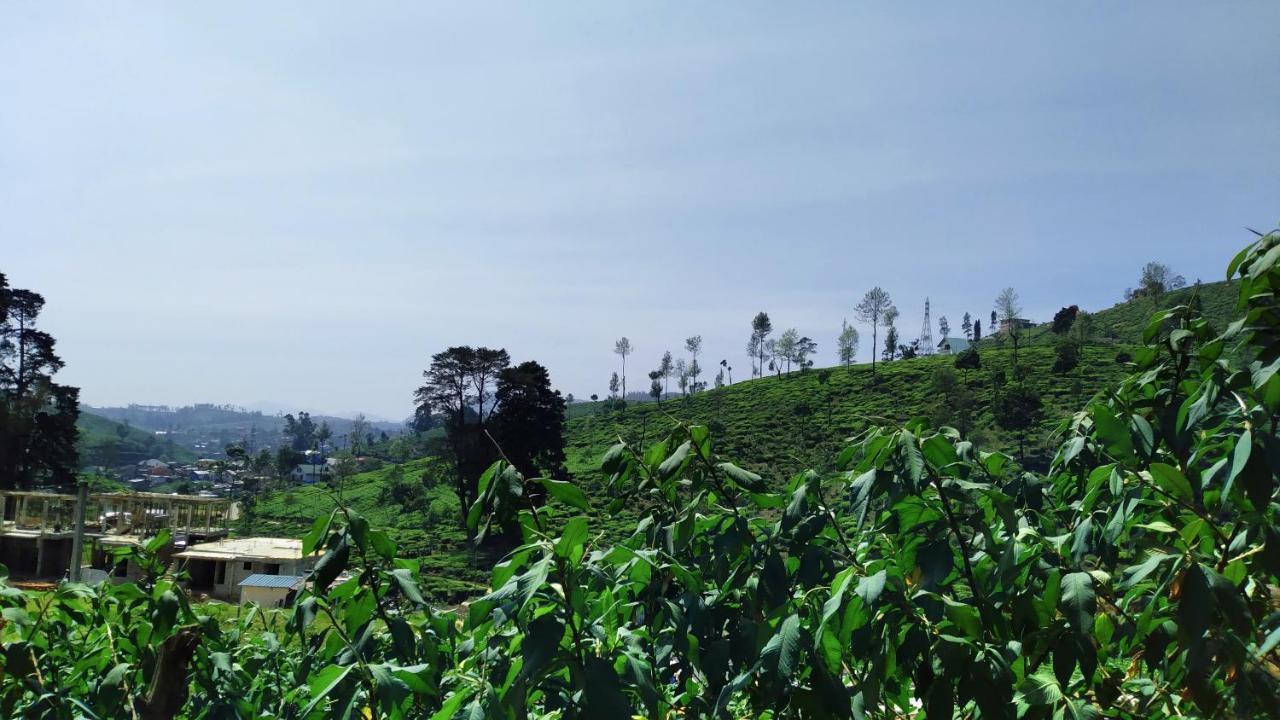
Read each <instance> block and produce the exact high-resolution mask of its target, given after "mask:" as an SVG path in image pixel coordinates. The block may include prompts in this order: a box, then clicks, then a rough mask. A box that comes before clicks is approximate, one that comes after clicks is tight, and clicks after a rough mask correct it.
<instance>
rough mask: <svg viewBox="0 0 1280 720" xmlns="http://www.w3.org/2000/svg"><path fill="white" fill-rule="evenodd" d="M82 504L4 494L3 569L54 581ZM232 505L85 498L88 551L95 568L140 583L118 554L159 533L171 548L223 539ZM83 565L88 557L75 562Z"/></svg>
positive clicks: (68, 498)
mask: <svg viewBox="0 0 1280 720" xmlns="http://www.w3.org/2000/svg"><path fill="white" fill-rule="evenodd" d="M77 503H78V498H77V496H76V495H63V494H57V493H47V492H28V491H7V492H0V563H4V565H5V566H6V567H8V568H9V572H10V574H11V575H12V576H14V577H15V578H26V579H45V580H56V579H59V578H61V577H63V576H65V575H67V574H68V572H69V571H70V570H71V567H72V555H73V554H74V550H73V546H74V544H75V516H76V505H77ZM232 519H233V518H232V505H231V503H230V502H229V501H228V500H225V499H222V498H201V497H191V496H186V495H162V494H158V493H88V494H86V497H85V513H84V547H86V548H89V555H90V558H91V565H92V566H93V567H95V568H98V569H102V570H108V571H110V572H111V573H112V574H114V575H116V576H118V577H136V575H137V573H136V569H134V571H133V572H132V573H131V572H130V569H129V567H128V566H127V564H125V563H116V562H115V558H114V555H113V554H112V553H111V550H112V549H113V548H117V547H121V546H126V545H138V544H141V543H142V542H144V541H145V539H146V538H149V537H152V536H154V535H155V534H156V533H158V532H160V530H162V529H168V530H169V531H170V532H171V533H172V534H173V544H174V549H176V550H181V549H183V548H185V547H186V546H187V545H188V544H189V543H199V542H205V541H208V540H215V539H218V538H223V537H226V535H227V525H228V523H229V521H230V520H232ZM77 560H79V561H80V562H83V560H84V558H78V559H77Z"/></svg>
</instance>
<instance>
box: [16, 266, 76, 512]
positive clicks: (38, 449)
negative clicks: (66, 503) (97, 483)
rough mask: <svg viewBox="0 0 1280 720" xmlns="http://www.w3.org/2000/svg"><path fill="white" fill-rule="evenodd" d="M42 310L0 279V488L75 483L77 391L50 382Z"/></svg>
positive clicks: (53, 362)
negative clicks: (42, 326)
mask: <svg viewBox="0 0 1280 720" xmlns="http://www.w3.org/2000/svg"><path fill="white" fill-rule="evenodd" d="M43 308H44V298H43V297H41V296H40V295H39V294H38V293H35V292H32V291H30V290H23V289H20V288H13V287H10V286H9V283H8V279H7V278H6V277H5V275H4V274H3V273H0V488H5V489H9V488H28V487H33V486H36V485H53V486H58V487H68V486H71V485H73V484H74V483H75V481H76V475H77V471H78V468H79V457H78V456H77V452H76V434H77V431H76V419H77V418H78V417H79V416H80V405H79V396H80V391H79V389H78V388H74V387H71V386H69V385H62V384H60V383H57V382H55V381H54V379H53V376H54V375H55V374H56V373H57V372H58V371H59V370H61V369H62V360H61V358H59V357H58V355H57V353H56V352H54V340H53V336H52V335H50V334H49V333H47V332H44V331H43V330H41V329H40V328H39V327H38V319H39V316H40V311H41V310H42V309H43Z"/></svg>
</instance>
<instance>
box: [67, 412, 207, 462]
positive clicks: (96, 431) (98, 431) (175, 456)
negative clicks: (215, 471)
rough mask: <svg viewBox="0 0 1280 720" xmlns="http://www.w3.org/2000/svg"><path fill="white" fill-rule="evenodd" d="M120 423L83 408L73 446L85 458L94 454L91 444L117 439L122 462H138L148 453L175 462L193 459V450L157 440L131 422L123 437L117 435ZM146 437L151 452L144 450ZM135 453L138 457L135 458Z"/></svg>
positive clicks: (94, 445) (146, 457)
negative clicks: (150, 446) (74, 445)
mask: <svg viewBox="0 0 1280 720" xmlns="http://www.w3.org/2000/svg"><path fill="white" fill-rule="evenodd" d="M121 427H122V424H121V423H118V422H116V421H115V420H111V419H109V418H105V417H102V416H101V415H94V414H93V413H90V412H84V411H83V410H82V411H81V412H80V417H79V419H78V420H76V428H77V429H78V430H79V431H80V434H79V437H78V438H77V439H76V447H77V448H78V449H79V450H80V458H81V460H82V461H84V462H88V461H89V459H90V458H92V457H93V453H92V451H91V449H92V448H96V447H99V446H101V445H102V444H103V443H117V442H118V443H120V459H121V461H122V462H128V461H130V460H133V461H134V462H137V461H138V460H146V459H148V458H150V457H158V458H160V459H162V460H174V461H178V462H191V461H193V460H195V459H196V456H195V453H193V452H191V451H190V450H188V449H187V448H184V447H181V446H178V445H173V444H170V443H164V442H160V441H157V440H156V438H155V436H154V435H153V434H152V433H149V432H147V431H145V430H139V429H138V428H135V427H131V426H130V427H129V428H128V431H127V432H126V434H125V436H124V439H123V440H122V439H121V438H120V435H119V429H120V428H121ZM148 441H150V442H151V443H152V450H151V453H154V454H150V453H148V452H147V451H146V448H147V442H148ZM135 456H136V457H137V460H134V458H135ZM144 456H145V457H144Z"/></svg>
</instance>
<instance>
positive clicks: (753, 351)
mask: <svg viewBox="0 0 1280 720" xmlns="http://www.w3.org/2000/svg"><path fill="white" fill-rule="evenodd" d="M772 332H773V323H772V322H770V320H769V314H768V313H766V312H764V311H760V312H758V313H756V316H755V317H754V318H752V320H751V339H750V340H748V341H747V355H749V356H750V357H751V364H752V368H751V376H752V377H757V376H759V377H764V356H765V352H766V350H767V348H766V347H765V345H766V343H767V341H768V338H769V333H772Z"/></svg>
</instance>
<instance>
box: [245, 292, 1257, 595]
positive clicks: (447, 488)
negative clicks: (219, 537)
mask: <svg viewBox="0 0 1280 720" xmlns="http://www.w3.org/2000/svg"><path fill="white" fill-rule="evenodd" d="M1192 292H1193V290H1192V289H1190V288H1189V289H1186V290H1181V291H1177V292H1174V293H1169V294H1167V295H1166V296H1165V297H1163V298H1162V299H1161V301H1160V303H1158V304H1157V303H1153V302H1151V301H1150V300H1135V301H1131V302H1127V303H1121V304H1118V305H1116V306H1114V307H1111V308H1108V309H1105V310H1101V311H1099V312H1097V313H1094V314H1092V316H1091V317H1092V320H1093V333H1092V334H1091V341H1090V344H1088V345H1087V346H1086V347H1085V348H1084V350H1083V353H1082V354H1081V357H1080V362H1079V365H1078V366H1077V367H1076V368H1075V369H1073V370H1071V371H1069V372H1066V373H1060V372H1055V370H1054V361H1055V359H1056V351H1055V348H1054V347H1053V342H1054V341H1056V339H1057V336H1056V335H1053V333H1052V331H1051V330H1050V328H1049V325H1047V324H1046V325H1044V326H1038V327H1037V328H1034V329H1033V330H1032V331H1031V332H1030V333H1028V337H1027V341H1028V343H1027V346H1025V347H1023V348H1022V349H1021V350H1020V352H1019V363H1018V366H1019V367H1020V368H1021V370H1020V371H1019V372H1022V373H1024V374H1025V382H1026V385H1027V386H1029V387H1031V388H1033V389H1034V390H1035V391H1036V393H1038V394H1039V396H1040V397H1041V399H1042V401H1043V411H1042V413H1041V417H1040V419H1039V421H1038V422H1037V423H1036V424H1035V425H1034V426H1033V427H1031V428H1030V429H1029V430H1027V431H1026V437H1025V451H1026V452H1025V462H1026V464H1027V465H1028V466H1031V467H1037V466H1043V465H1045V464H1046V463H1047V462H1048V460H1049V452H1050V448H1051V447H1054V446H1055V444H1054V442H1053V439H1052V437H1051V435H1052V431H1053V429H1054V428H1055V427H1056V426H1057V425H1058V423H1059V422H1060V421H1061V420H1063V419H1064V418H1066V417H1069V415H1070V414H1071V413H1073V412H1075V411H1077V410H1079V409H1080V408H1081V407H1082V406H1083V405H1084V404H1085V402H1086V401H1087V400H1088V398H1089V397H1091V396H1092V395H1094V394H1095V393H1097V392H1099V391H1100V390H1103V389H1105V388H1108V387H1112V386H1114V385H1115V384H1116V383H1117V382H1118V381H1119V380H1120V379H1122V378H1123V377H1125V376H1126V375H1127V374H1128V373H1129V372H1130V371H1131V369H1132V367H1131V366H1129V365H1126V364H1124V363H1123V362H1120V361H1118V358H1119V359H1120V360H1123V359H1124V358H1123V355H1124V354H1125V353H1127V352H1131V351H1132V350H1133V348H1134V346H1136V345H1137V344H1138V341H1139V340H1140V336H1141V330H1142V328H1143V327H1145V324H1146V322H1147V321H1148V320H1149V318H1150V316H1151V315H1152V313H1154V312H1155V310H1156V308H1157V307H1161V308H1163V307H1169V306H1171V305H1174V304H1178V303H1181V302H1186V301H1187V299H1188V298H1189V297H1190V296H1191V293H1192ZM1234 293H1235V287H1234V286H1229V285H1227V284H1226V283H1214V284H1211V285H1204V286H1201V287H1200V288H1199V289H1198V295H1199V298H1200V303H1201V306H1202V308H1203V310H1204V312H1205V314H1206V315H1207V316H1208V317H1210V318H1211V319H1212V320H1213V322H1214V323H1215V325H1218V326H1223V325H1225V323H1226V321H1227V320H1228V319H1229V318H1230V317H1231V316H1232V315H1233V312H1234V303H1235V294H1234ZM980 355H981V363H982V366H981V368H980V369H977V370H971V371H968V372H967V373H965V372H964V371H961V370H954V362H955V358H954V357H952V356H941V355H937V356H931V357H922V358H917V359H913V360H898V361H894V362H890V363H878V364H877V366H876V371H875V373H874V374H873V373H872V368H871V366H870V365H869V364H863V365H853V366H850V367H832V368H824V369H816V370H808V371H805V372H799V371H796V372H792V373H791V374H789V375H786V374H784V375H782V376H780V377H779V376H772V377H766V378H760V379H755V380H749V381H744V382H739V383H737V384H735V385H732V386H728V387H724V388H720V389H716V390H710V391H706V392H703V393H699V394H697V395H693V396H690V397H688V398H681V399H673V400H667V401H664V402H663V403H661V404H658V403H653V402H646V403H631V404H629V405H628V406H627V407H626V408H624V409H616V408H613V407H611V405H610V404H609V403H606V402H595V403H575V404H574V405H572V406H571V408H570V411H569V413H568V417H567V424H566V438H565V443H566V448H565V450H566V458H567V464H568V467H569V470H570V472H571V473H572V474H573V476H574V477H575V478H576V479H577V481H578V483H579V484H580V485H582V486H583V488H584V489H585V490H586V492H587V494H588V496H589V497H590V498H592V500H593V502H594V503H595V504H597V505H598V506H603V504H604V501H605V500H606V497H605V495H604V489H603V486H602V483H601V478H600V477H599V472H598V468H599V463H600V459H601V457H602V456H603V455H604V453H605V451H606V450H607V449H608V448H609V447H610V446H611V445H612V444H614V443H615V442H617V439H618V438H619V437H622V438H625V439H627V440H628V441H631V442H640V443H646V442H653V441H656V440H657V439H658V438H660V437H661V436H662V435H663V434H664V433H665V432H667V431H668V430H670V429H671V428H672V427H673V426H674V425H675V424H676V423H678V422H682V421H689V422H695V423H702V424H706V425H708V426H709V427H710V428H711V429H712V436H713V438H714V440H715V442H716V444H717V449H718V452H720V453H722V454H723V455H725V456H727V457H732V458H734V460H735V462H737V463H738V464H739V465H741V466H743V467H745V468H747V469H752V470H757V471H760V473H761V474H762V475H764V476H765V477H767V478H772V479H774V480H776V481H781V480H783V479H785V478H786V477H787V475H789V474H791V473H793V472H796V471H799V470H801V469H805V468H816V469H828V468H830V467H831V462H832V460H833V458H834V456H835V454H836V452H837V451H838V449H839V448H840V446H841V441H842V440H843V439H844V438H845V437H848V436H849V435H852V434H854V433H855V432H857V431H858V430H859V429H861V428H864V427H866V425H867V424H868V423H877V422H886V421H888V422H893V423H901V422H903V421H905V420H908V419H911V418H916V417H926V418H929V419H931V420H933V421H934V422H938V423H946V424H950V425H954V426H957V427H963V429H964V430H965V431H966V432H967V433H968V434H969V435H970V436H971V437H972V438H973V439H975V440H976V441H978V442H980V443H981V444H982V446H983V447H985V448H990V449H996V448H1000V449H1004V450H1007V451H1010V452H1012V453H1013V454H1015V455H1018V454H1020V450H1021V448H1020V444H1021V443H1020V442H1019V440H1020V438H1019V436H1018V434H1016V433H1014V432H1011V431H1009V430H1007V429H1004V428H1002V427H1001V426H1000V424H999V423H998V422H996V417H995V410H994V402H995V400H996V398H998V397H999V396H1000V395H1001V394H1002V393H1004V392H1005V391H1006V389H1007V388H1008V387H1009V384H1010V383H1012V382H1013V377H1012V376H1013V372H1014V371H1013V350H1012V348H1011V347H1009V345H1008V343H1007V342H1004V341H1002V340H1001V339H999V338H995V339H992V340H991V341H990V342H984V343H983V344H982V347H981V350H980ZM938 376H942V377H941V381H942V387H941V388H940V386H939V380H940V379H939V377H938ZM947 376H950V377H951V383H950V388H949V389H946V386H947V384H948V383H947ZM962 397H963V398H968V402H969V405H970V407H971V409H970V410H969V412H968V413H967V414H966V413H965V412H963V410H962V409H961V408H960V407H958V405H959V403H958V402H957V400H958V398H962ZM447 475H448V467H447V464H446V463H445V462H444V461H442V460H438V459H431V458H428V459H423V460H415V461H412V462H408V463H405V464H403V465H399V466H388V467H385V468H383V469H380V470H377V471H374V472H368V473H362V474H359V475H355V476H352V477H351V478H350V479H348V481H347V483H346V486H345V488H344V494H343V499H344V501H345V502H347V503H348V504H349V505H350V506H351V507H353V508H354V509H356V510H357V511H359V512H360V513H361V514H363V515H365V516H366V517H368V518H369V520H370V521H371V522H372V523H373V524H374V525H376V526H380V527H386V528H389V529H391V530H392V531H393V532H394V534H395V538H396V540H397V542H398V543H399V544H400V546H401V548H402V551H403V552H404V553H405V554H408V555H413V556H417V557H420V558H421V562H422V564H423V568H424V570H425V572H426V573H427V574H428V575H429V576H431V578H432V579H431V580H430V581H429V583H430V586H429V588H428V590H429V591H430V592H431V593H432V594H433V595H434V596H435V597H437V598H440V599H456V598H458V597H460V596H462V595H466V594H469V593H471V592H474V590H475V589H476V588H477V587H480V586H482V585H483V583H484V582H485V579H486V571H487V568H488V566H489V564H491V563H492V561H493V559H494V558H493V557H491V556H488V555H483V554H481V555H477V554H475V553H474V552H472V551H471V550H469V549H468V548H467V545H466V542H465V536H464V534H463V533H462V531H461V530H460V529H459V528H458V523H457V517H458V502H457V498H456V496H455V495H454V493H453V491H452V490H451V482H450V480H449V478H448V477H447ZM333 507H334V496H333V495H332V494H331V493H330V492H329V491H328V490H327V489H325V488H322V487H318V486H308V487H299V488H292V489H287V490H280V491H276V492H273V493H268V494H266V495H263V496H262V497H261V498H260V499H259V500H258V502H257V503H256V504H255V506H254V507H253V508H252V509H251V511H250V516H249V518H248V519H247V521H246V522H245V523H244V525H243V527H242V528H240V530H241V532H245V533H256V534H267V535H295V536H296V535H300V534H301V533H302V532H304V531H305V530H306V529H307V528H308V527H309V526H310V524H311V522H312V521H313V520H314V519H315V518H316V517H318V516H321V515H324V514H327V513H329V512H331V511H332V509H333ZM603 520H605V522H603V523H602V524H603V525H604V526H605V527H606V528H613V529H616V530H618V531H619V532H620V531H621V530H622V529H623V528H624V527H626V526H627V518H626V516H625V514H624V515H622V516H617V517H612V518H603Z"/></svg>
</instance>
